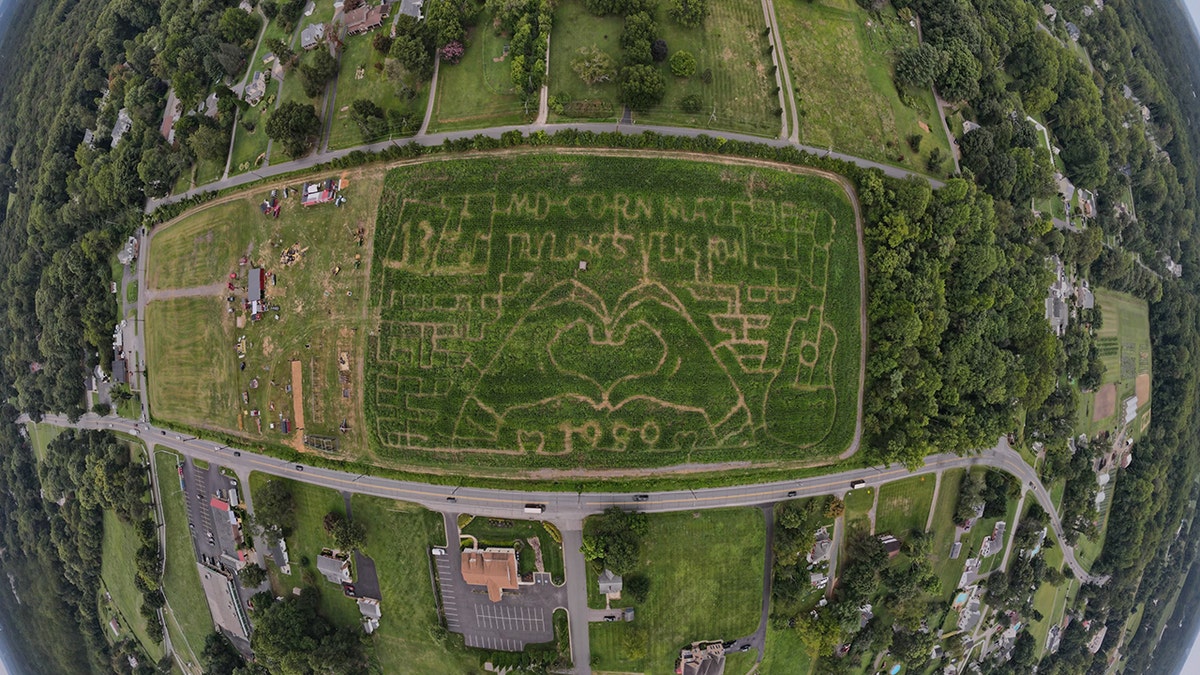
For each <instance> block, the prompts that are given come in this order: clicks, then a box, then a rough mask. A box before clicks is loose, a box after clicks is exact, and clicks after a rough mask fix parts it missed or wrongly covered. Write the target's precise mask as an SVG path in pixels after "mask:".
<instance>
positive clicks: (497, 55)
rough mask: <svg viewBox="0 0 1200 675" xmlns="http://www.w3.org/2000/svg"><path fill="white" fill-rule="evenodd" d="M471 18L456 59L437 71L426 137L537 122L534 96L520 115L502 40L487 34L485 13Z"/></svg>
mask: <svg viewBox="0 0 1200 675" xmlns="http://www.w3.org/2000/svg"><path fill="white" fill-rule="evenodd" d="M477 19H478V22H477V24H476V25H475V26H474V27H472V28H469V29H468V30H467V38H466V42H464V43H463V44H464V46H465V47H466V51H465V52H464V53H463V55H462V60H461V61H459V62H458V63H457V64H450V63H442V64H441V65H439V66H438V84H437V89H436V90H435V91H434V94H433V96H434V99H435V102H434V107H433V117H432V119H430V120H429V132H430V133H434V132H438V131H453V130H455V129H482V128H484V127H494V126H501V125H505V124H521V123H523V122H530V121H533V119H534V118H535V117H537V112H538V110H537V109H538V100H537V97H536V96H534V97H533V100H532V101H531V103H530V108H529V110H526V109H525V106H524V105H522V103H521V98H520V96H519V95H518V94H517V93H516V92H515V91H514V88H513V86H512V79H511V78H512V75H511V72H512V64H511V63H510V62H509V60H508V57H507V53H506V51H505V49H506V47H507V44H508V38H507V37H506V36H503V35H496V32H495V31H494V30H492V29H491V23H492V17H491V16H490V15H489V14H488V13H487V11H486V10H482V9H481V10H480V14H479V16H478V17H477ZM551 42H553V39H552V40H551ZM422 111H424V109H422Z"/></svg>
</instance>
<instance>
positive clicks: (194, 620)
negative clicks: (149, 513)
mask: <svg viewBox="0 0 1200 675" xmlns="http://www.w3.org/2000/svg"><path fill="white" fill-rule="evenodd" d="M154 461H155V463H156V464H157V470H158V476H159V481H160V484H159V486H158V491H159V499H161V500H162V510H163V519H164V520H165V523H164V527H166V531H167V548H166V550H165V551H163V555H165V556H166V565H165V567H164V569H163V580H162V583H163V594H164V595H165V596H166V597H167V611H165V612H164V614H165V615H166V616H167V628H168V629H169V630H172V635H171V643H172V646H173V647H174V648H175V652H176V653H177V654H179V655H180V656H181V657H182V658H183V660H184V662H185V663H188V662H190V663H193V664H196V665H199V664H200V659H199V656H200V652H201V651H202V650H203V649H204V639H205V638H206V637H207V636H208V634H209V633H211V632H212V630H213V621H212V615H211V614H210V613H209V610H208V601H207V600H205V598H204V589H203V588H202V587H201V586H200V575H199V574H198V573H197V572H196V554H195V552H194V551H193V550H192V538H191V535H190V534H189V532H188V527H187V511H186V508H185V507H184V504H183V499H184V496H183V492H182V491H181V490H180V489H179V481H178V477H177V474H176V468H175V467H176V462H177V461H178V460H177V459H176V456H175V455H173V454H169V453H165V452H156V453H155V454H154ZM174 629H177V634H176V632H175V630H174ZM181 637H182V638H183V639H182V640H180V638H181Z"/></svg>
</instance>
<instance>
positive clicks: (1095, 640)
mask: <svg viewBox="0 0 1200 675" xmlns="http://www.w3.org/2000/svg"><path fill="white" fill-rule="evenodd" d="M1107 634H1108V626H1101V627H1100V630H1098V631H1096V634H1095V635H1093V636H1092V639H1090V640H1088V643H1087V648H1088V652H1089V653H1091V654H1095V653H1096V652H1098V651H1100V645H1102V644H1104V636H1105V635H1107Z"/></svg>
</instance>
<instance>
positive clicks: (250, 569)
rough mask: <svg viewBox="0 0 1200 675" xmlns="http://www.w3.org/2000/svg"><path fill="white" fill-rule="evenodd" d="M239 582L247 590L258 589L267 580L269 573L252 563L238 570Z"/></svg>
mask: <svg viewBox="0 0 1200 675" xmlns="http://www.w3.org/2000/svg"><path fill="white" fill-rule="evenodd" d="M238 580H239V581H241V582H242V585H243V586H245V587H246V588H258V587H259V586H261V585H262V583H263V582H264V581H266V580H267V571H266V570H264V569H263V568H262V567H260V566H259V565H256V564H254V563H251V564H249V565H246V566H245V567H243V568H242V569H240V570H238Z"/></svg>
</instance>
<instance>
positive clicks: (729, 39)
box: [580, 0, 783, 138]
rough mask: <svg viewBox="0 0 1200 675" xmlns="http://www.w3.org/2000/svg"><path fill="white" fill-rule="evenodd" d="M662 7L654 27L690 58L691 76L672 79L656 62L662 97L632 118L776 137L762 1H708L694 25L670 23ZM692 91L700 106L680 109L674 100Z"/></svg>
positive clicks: (674, 48)
mask: <svg viewBox="0 0 1200 675" xmlns="http://www.w3.org/2000/svg"><path fill="white" fill-rule="evenodd" d="M668 7H669V3H660V4H659V6H658V11H657V13H656V17H655V18H656V19H657V21H658V26H659V31H660V33H661V35H662V38H663V39H664V40H666V41H667V46H668V47H669V49H670V51H671V53H672V54H674V53H675V52H676V51H678V50H681V49H682V50H686V51H688V52H691V53H692V55H693V56H695V57H696V74H695V75H693V76H691V77H689V78H678V77H675V76H674V75H673V74H671V68H670V66H669V65H668V63H666V62H664V63H662V64H659V67H660V68H661V69H662V71H663V75H664V76H665V78H666V81H667V89H666V95H665V96H664V97H663V101H662V103H661V104H659V105H657V106H655V107H653V108H651V109H650V110H648V111H646V112H644V113H640V114H639V113H634V115H633V119H634V121H636V122H642V123H645V124H667V125H672V126H686V127H699V128H702V129H728V130H731V131H740V132H743V133H750V134H757V135H760V136H769V137H772V138H774V137H776V136H778V135H779V132H780V130H781V129H782V128H783V127H782V124H783V121H782V118H781V117H780V116H779V115H776V114H775V111H776V109H777V108H779V96H778V94H776V93H775V87H776V86H778V78H777V77H776V76H775V73H772V72H771V67H772V64H771V56H770V54H768V53H767V48H768V46H769V45H770V39H769V38H768V37H767V36H765V35H763V31H765V30H766V28H767V20H766V17H765V16H764V15H763V6H762V3H761V2H759V1H758V0H723V1H722V2H711V3H709V5H708V7H709V10H710V13H709V17H708V19H706V20H705V22H704V25H703V26H702V27H700V28H685V27H684V26H681V25H680V24H678V23H676V22H675V20H674V19H672V18H670V16H668V14H667V9H668ZM580 46H583V45H580ZM618 60H619V58H618ZM705 70H711V71H712V83H711V84H705V83H704V81H703V79H702V78H701V74H702V73H703V72H704V71H705ZM692 94H694V95H697V96H699V97H700V99H701V110H700V112H698V113H685V112H684V111H683V109H682V108H681V107H680V102H681V101H682V100H683V98H684V97H685V96H688V95H692Z"/></svg>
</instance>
